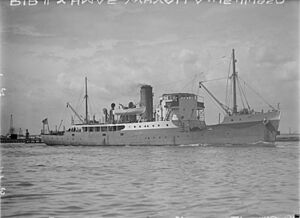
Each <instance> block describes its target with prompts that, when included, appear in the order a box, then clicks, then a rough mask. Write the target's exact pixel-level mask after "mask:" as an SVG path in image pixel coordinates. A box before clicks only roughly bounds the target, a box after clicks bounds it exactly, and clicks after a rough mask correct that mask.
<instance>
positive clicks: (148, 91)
mask: <svg viewBox="0 0 300 218" xmlns="http://www.w3.org/2000/svg"><path fill="white" fill-rule="evenodd" d="M140 93H141V100H140V106H141V107H142V106H144V107H146V111H145V113H144V114H143V115H142V118H143V119H144V120H146V121H152V120H153V93H152V86H150V85H143V86H142V87H141V92H140Z"/></svg>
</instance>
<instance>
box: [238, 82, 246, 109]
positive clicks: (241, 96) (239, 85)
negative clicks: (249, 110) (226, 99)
mask: <svg viewBox="0 0 300 218" xmlns="http://www.w3.org/2000/svg"><path fill="white" fill-rule="evenodd" d="M237 84H238V88H239V91H240V94H239V96H240V98H241V102H242V105H243V108H245V104H244V100H243V94H242V90H241V84H240V83H239V79H238V77H237Z"/></svg>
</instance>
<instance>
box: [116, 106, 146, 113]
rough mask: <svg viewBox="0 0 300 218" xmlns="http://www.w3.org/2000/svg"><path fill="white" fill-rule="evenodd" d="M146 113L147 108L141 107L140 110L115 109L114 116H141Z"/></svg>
mask: <svg viewBox="0 0 300 218" xmlns="http://www.w3.org/2000/svg"><path fill="white" fill-rule="evenodd" d="M145 111H146V107H139V108H128V109H123V108H119V109H115V110H114V114H115V115H139V114H143V113H145Z"/></svg>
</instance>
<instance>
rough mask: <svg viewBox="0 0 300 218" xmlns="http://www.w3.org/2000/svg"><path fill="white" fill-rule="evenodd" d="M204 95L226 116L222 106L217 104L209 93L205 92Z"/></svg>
mask: <svg viewBox="0 0 300 218" xmlns="http://www.w3.org/2000/svg"><path fill="white" fill-rule="evenodd" d="M204 94H205V95H206V96H208V97H209V98H210V99H211V101H212V102H213V103H214V104H215V105H216V106H217V108H218V107H219V108H220V109H221V111H222V113H223V115H224V116H225V115H226V113H225V112H224V110H223V108H222V107H221V105H219V104H217V102H216V101H215V100H214V99H213V98H212V97H211V96H210V95H209V94H208V93H206V92H204ZM203 100H204V99H203Z"/></svg>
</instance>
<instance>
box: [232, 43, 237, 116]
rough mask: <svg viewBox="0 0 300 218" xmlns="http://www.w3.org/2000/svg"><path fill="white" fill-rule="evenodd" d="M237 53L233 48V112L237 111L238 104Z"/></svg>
mask: <svg viewBox="0 0 300 218" xmlns="http://www.w3.org/2000/svg"><path fill="white" fill-rule="evenodd" d="M235 63H236V59H235V55H234V49H232V79H233V114H236V113H237V104H236V77H237V72H236V71H235Z"/></svg>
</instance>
